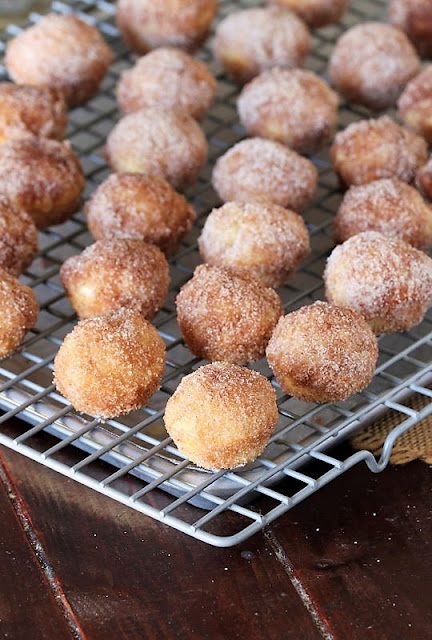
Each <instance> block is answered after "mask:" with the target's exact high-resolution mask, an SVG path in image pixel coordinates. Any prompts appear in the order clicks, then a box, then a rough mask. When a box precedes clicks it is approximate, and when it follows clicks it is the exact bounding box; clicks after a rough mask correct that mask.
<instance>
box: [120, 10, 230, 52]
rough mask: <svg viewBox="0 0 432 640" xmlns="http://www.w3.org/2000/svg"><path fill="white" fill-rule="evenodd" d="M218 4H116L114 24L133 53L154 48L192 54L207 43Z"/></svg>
mask: <svg viewBox="0 0 432 640" xmlns="http://www.w3.org/2000/svg"><path fill="white" fill-rule="evenodd" d="M217 5H218V3H217V0H118V2H117V13H116V21H117V26H118V28H119V29H120V31H121V34H122V36H123V38H124V40H125V42H126V44H127V45H128V46H129V47H130V48H131V49H132V51H135V52H136V53H140V54H143V53H147V51H149V50H150V49H155V48H157V47H180V48H181V49H184V50H185V51H189V52H193V51H195V50H196V49H197V48H198V47H199V46H200V45H201V44H202V43H203V42H204V40H206V38H207V36H208V34H209V30H210V25H211V22H212V20H213V18H214V16H215V14H216V11H217Z"/></svg>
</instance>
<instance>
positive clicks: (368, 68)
mask: <svg viewBox="0 0 432 640" xmlns="http://www.w3.org/2000/svg"><path fill="white" fill-rule="evenodd" d="M419 71H420V60H419V58H418V56H417V53H416V51H415V49H414V47H413V46H412V44H411V43H410V41H409V40H408V38H407V37H406V35H405V34H404V33H403V32H402V31H401V30H400V29H398V28H397V27H393V26H391V25H388V24H382V23H381V22H366V23H364V24H358V25H355V26H354V27H352V28H351V29H348V31H346V32H345V33H343V34H342V35H341V37H340V38H339V40H338V41H337V42H336V46H335V48H334V50H333V53H332V55H331V58H330V64H329V75H330V78H331V80H332V82H333V84H334V86H335V87H336V89H337V90H338V91H339V92H340V93H341V94H342V95H343V96H344V97H345V98H346V99H347V100H348V101H349V102H354V103H355V104H361V105H363V106H365V107H368V108H369V109H371V110H373V111H380V110H382V109H386V108H387V107H391V106H393V105H394V104H395V103H396V100H397V99H398V97H399V95H400V94H401V92H402V90H403V88H404V87H405V85H406V84H407V83H408V82H409V80H411V78H413V77H414V76H415V75H416V74H417V73H418V72H419Z"/></svg>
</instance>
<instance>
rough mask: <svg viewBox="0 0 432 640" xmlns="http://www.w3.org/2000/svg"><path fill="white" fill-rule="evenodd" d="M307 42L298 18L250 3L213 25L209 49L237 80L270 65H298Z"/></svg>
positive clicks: (249, 76)
mask: <svg viewBox="0 0 432 640" xmlns="http://www.w3.org/2000/svg"><path fill="white" fill-rule="evenodd" d="M310 46H311V40H310V34H309V31H308V29H307V27H306V25H305V24H304V22H303V21H302V20H300V18H298V17H297V16H296V15H295V14H294V13H292V12H291V11H287V10H286V9H282V8H281V7H254V8H251V9H244V10H242V11H235V12H234V13H230V14H229V15H228V16H227V17H226V18H224V20H222V22H220V24H219V25H218V27H217V29H216V35H215V39H214V41H213V52H214V55H215V57H216V58H217V60H219V62H220V63H221V64H222V66H223V67H224V69H225V71H226V72H227V73H228V74H229V75H230V76H231V77H232V78H233V79H234V80H235V81H236V82H238V83H240V84H244V83H245V82H249V80H251V79H252V78H253V77H254V76H257V75H258V74H259V73H261V72H262V71H266V70H268V69H271V68H272V67H285V68H292V67H301V66H302V65H303V62H304V60H305V58H306V56H307V55H308V53H309V50H310Z"/></svg>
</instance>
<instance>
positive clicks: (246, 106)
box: [237, 69, 339, 154]
mask: <svg viewBox="0 0 432 640" xmlns="http://www.w3.org/2000/svg"><path fill="white" fill-rule="evenodd" d="M338 102H339V101H338V97H337V95H336V93H335V92H334V91H332V90H331V89H330V87H328V86H327V84H326V83H325V82H324V81H323V80H321V78H319V77H318V76H317V75H316V74H315V73H313V72H312V71H305V70H304V69H272V70H271V71H267V72H265V73H262V74H261V75H260V76H258V77H257V78H255V79H254V80H252V82H250V83H249V84H248V85H246V87H244V89H243V91H242V92H241V94H240V97H239V99H238V103H237V106H238V112H239V116H240V121H241V123H242V124H243V126H244V127H245V129H246V131H247V132H248V134H249V135H251V136H259V137H261V138H270V139H271V140H275V141H276V142H281V143H282V144H286V145H287V146H288V147H291V149H294V150H295V151H297V152H298V153H303V154H313V153H315V152H316V151H318V150H319V149H320V148H321V147H322V146H323V145H324V144H325V143H326V142H327V141H328V140H330V138H331V137H332V136H333V134H334V131H335V128H336V124H337V119H338V112H337V109H338Z"/></svg>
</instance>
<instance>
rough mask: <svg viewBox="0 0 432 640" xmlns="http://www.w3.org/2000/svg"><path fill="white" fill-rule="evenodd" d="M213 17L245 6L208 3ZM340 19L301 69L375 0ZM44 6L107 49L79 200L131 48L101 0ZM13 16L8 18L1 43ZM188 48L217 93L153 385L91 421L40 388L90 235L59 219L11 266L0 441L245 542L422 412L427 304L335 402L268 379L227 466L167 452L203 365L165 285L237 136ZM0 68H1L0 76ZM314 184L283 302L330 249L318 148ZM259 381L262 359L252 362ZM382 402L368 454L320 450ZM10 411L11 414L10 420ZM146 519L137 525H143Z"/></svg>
mask: <svg viewBox="0 0 432 640" xmlns="http://www.w3.org/2000/svg"><path fill="white" fill-rule="evenodd" d="M220 4H221V7H220V12H219V16H220V17H222V16H224V15H226V14H227V13H228V12H230V11H233V10H236V9H238V8H240V7H247V6H252V5H254V4H256V2H249V1H247V0H245V1H242V2H236V3H234V2H230V1H225V2H221V3H220ZM351 5H352V6H351V9H350V10H349V12H348V14H347V15H346V16H345V18H344V20H343V22H342V23H341V24H339V25H334V26H331V27H328V28H325V29H322V30H320V31H319V32H317V33H316V34H314V36H313V49H312V53H311V55H310V56H309V58H308V61H307V65H306V66H307V67H308V68H309V69H311V70H313V71H316V72H317V73H319V74H325V70H326V66H327V60H328V56H329V53H330V51H331V49H332V46H333V44H334V41H335V39H336V38H337V37H338V36H339V34H340V33H341V32H342V31H343V30H344V29H346V28H347V27H349V26H351V25H353V24H355V23H356V22H360V21H364V20H369V19H376V18H378V19H380V18H381V19H382V18H383V17H384V12H385V8H386V2H384V0H374V1H373V2H372V1H371V2H366V1H365V2H363V1H362V2H352V3H351ZM52 10H53V11H56V12H60V13H70V12H74V13H77V14H78V15H80V16H81V17H83V18H84V19H85V20H87V21H88V22H90V23H91V24H94V25H97V26H98V28H99V29H100V30H101V32H102V33H103V35H104V36H105V37H106V39H107V40H108V42H109V43H110V45H111V46H112V48H113V50H114V51H115V54H116V60H115V63H114V64H113V65H112V67H111V69H110V71H109V73H108V75H107V77H106V78H105V80H104V83H103V85H102V88H101V91H100V92H99V94H98V95H97V96H96V97H95V98H94V99H92V100H91V101H89V102H88V103H87V104H85V105H83V106H81V107H79V108H77V109H75V110H73V111H72V112H71V113H70V127H69V131H68V137H69V139H70V140H71V142H72V145H73V148H74V149H75V151H76V152H77V153H78V154H79V156H80V157H81V160H82V163H83V167H84V170H85V173H86V176H87V192H86V195H87V196H88V195H89V194H90V193H91V192H92V191H93V190H94V188H95V187H96V186H97V185H98V184H100V183H101V182H102V181H103V180H104V179H105V178H106V176H107V175H108V173H109V171H108V169H107V167H106V164H105V162H104V160H103V156H102V148H103V145H104V143H105V140H106V136H107V134H108V132H109V131H110V129H111V128H112V126H113V125H114V123H115V122H116V121H117V120H118V118H119V113H118V111H117V107H116V102H115V98H114V88H115V85H116V83H117V80H118V77H119V74H120V73H121V71H122V70H123V69H125V68H127V67H129V66H130V65H131V64H132V62H133V60H134V58H133V56H132V55H131V54H130V53H129V52H128V50H127V48H126V46H125V45H124V44H123V42H122V41H121V39H120V37H119V35H118V31H117V29H116V27H115V22H114V5H113V4H111V3H107V2H104V1H102V0H97V1H90V0H72V1H70V2H68V3H67V4H66V3H63V2H54V3H53V5H52ZM39 19H40V15H38V14H32V15H31V16H30V18H29V20H28V22H27V23H26V24H25V25H22V26H21V27H16V26H10V27H9V28H8V29H7V30H6V32H5V33H4V35H3V36H2V38H1V43H0V46H1V48H2V49H4V47H5V44H6V42H7V40H8V39H9V38H10V37H12V36H14V35H15V34H17V33H19V32H20V30H21V29H22V28H24V27H25V26H28V24H30V23H33V22H37V21H38V20H39ZM200 57H201V58H202V59H203V60H204V61H205V62H207V63H208V64H209V65H210V67H211V68H212V70H213V72H214V73H215V75H216V76H217V78H218V81H219V86H218V92H217V99H216V101H215V104H214V105H213V107H212V109H211V110H210V113H209V115H208V116H207V118H206V119H205V121H204V124H203V126H204V129H205V132H206V135H207V138H208V142H209V149H210V153H209V162H208V164H207V166H206V167H205V169H204V170H203V171H202V174H201V177H200V179H199V180H198V182H197V183H196V185H195V186H194V188H192V189H191V190H190V191H189V193H188V197H189V198H190V199H191V201H192V202H193V203H194V204H195V206H196V208H197V211H198V214H199V215H198V222H197V224H196V226H195V228H194V229H193V230H192V231H191V232H190V233H189V234H188V236H187V237H186V239H185V241H184V242H183V244H182V246H181V248H180V250H179V252H178V253H177V254H176V256H175V257H174V258H173V259H172V260H171V263H170V266H171V278H172V286H171V290H170V294H169V297H168V299H167V301H166V304H165V305H164V307H163V309H162V310H161V311H160V312H159V314H158V315H157V317H156V318H155V324H156V326H157V328H158V330H159V331H160V333H161V335H162V337H163V338H164V340H165V343H166V346H167V353H168V362H167V367H166V372H165V375H164V378H163V382H162V386H161V389H160V391H159V392H157V393H156V394H155V395H154V396H153V398H152V399H151V401H150V403H149V405H148V406H147V407H145V408H143V409H142V410H140V411H137V412H135V413H133V414H131V415H129V416H127V417H125V418H122V419H118V420H107V421H106V422H101V421H99V420H97V419H94V418H93V417H91V416H84V415H80V416H79V415H77V414H75V413H74V411H73V409H72V407H71V406H70V405H69V404H68V403H67V401H66V400H65V399H64V398H63V397H61V396H60V395H59V394H57V393H56V390H55V388H54V386H53V384H52V368H53V359H54V356H55V354H56V352H57V349H58V347H59V345H60V344H61V342H62V339H63V337H64V336H65V335H66V334H67V333H68V332H69V331H70V330H71V329H72V327H73V325H74V323H75V322H76V318H75V315H74V313H73V311H72V309H71V307H70V306H69V303H68V301H67V300H66V299H65V295H64V291H63V288H62V286H61V284H60V282H59V278H58V270H59V267H60V265H61V263H62V262H63V261H64V260H65V259H66V258H67V257H69V256H70V255H72V254H75V253H79V252H80V251H82V249H83V248H84V247H85V246H87V245H88V244H90V243H91V242H92V239H91V237H90V235H89V233H88V230H87V227H86V224H85V218H84V216H83V214H82V213H79V214H77V215H75V216H74V217H73V218H72V219H71V220H69V221H68V222H67V223H65V224H63V225H61V226H59V227H56V228H53V229H49V230H47V231H45V232H42V233H41V234H40V243H41V251H40V253H39V254H38V256H37V258H36V259H35V261H34V262H33V264H32V265H31V267H30V268H29V269H28V271H27V272H26V273H25V274H24V276H23V278H22V279H23V281H24V282H25V283H26V284H29V285H30V286H31V287H33V289H34V290H35V292H36V295H37V297H38V300H39V302H40V306H41V312H40V317H39V321H38V324H37V326H36V328H35V329H34V330H33V331H32V332H30V333H29V334H28V336H27V338H26V340H25V343H24V345H23V346H22V348H21V349H20V350H19V351H18V352H16V353H15V354H13V355H11V356H10V357H8V358H6V359H4V360H2V362H1V363H0V406H1V408H2V409H3V410H4V411H5V413H4V414H3V415H2V416H1V417H0V443H2V444H4V445H6V446H8V447H11V448H13V449H15V450H17V451H20V452H21V453H23V454H24V455H27V456H29V457H30V458H33V459H34V460H37V461H39V462H41V463H42V464H44V465H46V466H48V467H51V468H53V469H55V470H57V471H59V472H60V473H63V474H65V475H67V476H70V477H72V478H74V479H75V480H77V481H79V482H81V483H83V484H85V485H87V486H90V487H92V488H93V489H95V490H97V491H99V492H101V493H103V494H105V495H108V496H110V497H112V498H114V499H115V500H118V501H120V502H122V503H124V504H127V505H129V506H131V507H133V508H135V509H137V510H138V511H141V512H143V513H145V514H147V515H149V516H151V517H153V518H155V519H157V520H160V521H162V522H164V523H166V524H168V525H170V526H172V527H175V528H176V529H179V530H181V531H184V532H185V533H188V534H190V535H192V536H195V537H196V538H198V539H200V540H203V541H205V542H207V543H210V544H213V545H217V546H230V545H233V544H236V543H238V542H241V541H242V540H245V539H246V538H248V537H249V536H250V535H252V534H253V533H254V532H256V531H257V530H259V529H260V528H261V527H263V526H265V525H266V524H268V523H270V522H271V521H272V520H274V519H275V518H277V517H278V516H279V515H281V514H282V513H284V512H285V511H287V510H288V509H290V508H291V507H292V506H294V505H295V504H297V503H298V502H299V501H301V500H303V499H304V498H306V497H307V496H308V495H310V494H311V493H313V492H315V491H317V490H318V489H319V488H320V487H322V486H323V485H324V484H326V483H327V482H329V481H330V480H331V479H333V478H335V477H336V476H338V475H340V474H342V473H344V472H345V471H346V470H347V469H349V468H350V467H352V466H353V465H355V464H356V463H358V462H359V461H361V460H365V461H366V463H367V464H368V466H369V467H370V468H371V470H372V471H379V470H381V469H383V468H384V467H385V466H386V464H387V462H388V459H389V456H390V452H391V449H392V446H393V443H394V441H395V440H396V438H397V437H398V436H399V435H400V434H401V433H402V432H403V431H405V430H406V429H408V428H410V427H411V426H412V425H414V424H415V423H417V422H418V421H419V420H421V419H422V418H424V417H426V416H427V415H429V414H430V413H431V412H432V401H431V396H432V392H431V391H430V390H429V388H428V385H429V382H430V379H431V377H432V365H431V361H432V358H431V355H432V314H431V313H429V314H428V315H427V317H426V318H425V320H424V321H423V322H422V324H420V325H419V326H417V327H415V328H414V329H413V330H412V331H410V332H409V333H404V334H396V335H391V336H386V337H384V338H383V339H381V341H380V359H379V364H378V369H377V373H376V376H375V378H374V380H373V382H372V384H371V385H370V387H369V388H368V389H367V390H366V391H364V392H362V393H359V394H357V395H356V396H354V397H352V398H350V399H349V400H347V401H345V402H341V403H338V404H335V405H315V404H311V403H304V402H300V401H298V400H295V399H294V398H291V397H290V396H287V395H285V394H283V393H282V391H281V390H280V389H279V388H278V386H277V384H276V383H274V381H273V384H274V385H275V388H276V391H277V395H278V405H279V410H280V420H279V424H278V427H277V430H276V432H275V434H274V435H273V437H272V439H271V443H270V445H269V446H268V448H267V449H266V451H265V452H264V454H263V455H262V456H261V457H260V458H259V459H258V460H257V461H256V462H255V463H253V464H251V465H248V466H247V467H244V468H241V469H238V470H233V471H229V472H224V471H219V472H204V471H203V470H200V469H197V468H196V467H194V465H192V464H190V463H189V461H188V460H186V459H184V457H183V456H182V455H181V454H180V453H179V452H178V451H177V449H176V448H175V446H174V445H173V444H172V442H171V440H170V439H169V438H168V437H167V434H166V432H165V430H164V427H163V422H162V416H163V410H164V406H165V403H166V401H167V399H168V397H169V396H170V394H172V392H173V391H174V389H175V388H176V386H177V384H178V382H179V380H180V379H181V377H182V376H183V375H185V374H187V373H190V372H191V371H192V370H194V369H196V368H197V367H198V366H200V365H201V364H202V362H200V361H199V359H197V358H195V357H193V356H192V355H191V354H190V352H189V351H188V350H187V349H186V348H185V347H184V345H183V343H182V340H181V336H180V333H179V329H178V326H177V324H176V317H175V305H174V300H175V296H176V293H177V292H178V290H179V288H180V287H181V286H182V285H183V283H184V282H186V280H187V279H188V278H189V277H190V276H191V274H192V272H193V269H194V267H195V266H196V265H197V264H198V263H199V261H200V260H199V256H198V252H197V249H196V239H197V237H198V235H199V233H200V228H201V227H202V224H203V221H204V219H205V216H206V214H207V213H208V212H209V210H210V209H211V208H212V207H213V206H217V204H218V202H217V198H216V196H215V194H214V192H213V190H212V188H211V185H210V177H211V167H212V165H213V163H214V161H215V159H216V158H217V157H218V156H219V155H220V154H222V153H223V152H224V151H225V150H226V149H227V148H228V147H230V146H231V145H233V144H234V143H235V142H237V141H238V140H240V139H241V138H243V137H244V135H245V134H244V131H243V130H242V128H241V127H240V125H239V124H238V118H237V114H236V107H235V103H236V97H237V93H238V89H237V87H236V86H235V85H233V84H232V83H231V82H230V81H228V80H227V78H226V77H225V76H224V75H223V74H221V72H220V69H218V68H217V66H215V63H214V62H213V60H212V56H211V53H210V50H209V49H208V48H205V49H204V50H203V51H202V52H201V53H200ZM1 75H2V76H4V77H5V76H6V72H5V70H4V69H3V68H2V67H1V68H0V76H1ZM361 117H367V114H366V112H364V111H362V109H354V108H352V107H351V106H350V107H348V106H347V105H342V108H341V121H340V126H341V128H343V127H345V126H347V125H348V124H349V123H350V122H352V121H353V120H356V119H359V118H361ZM313 160H314V162H315V163H316V165H317V167H318V169H319V174H320V180H319V188H318V190H317V194H316V197H315V199H314V201H313V203H312V204H311V205H310V206H309V207H308V209H307V210H306V212H305V213H304V217H305V219H306V221H307V224H308V227H309V230H310V233H311V244H312V253H311V255H310V257H309V258H308V260H307V261H306V262H305V264H304V265H303V267H302V268H301V270H300V271H299V272H298V273H297V274H296V275H295V276H293V277H292V278H291V280H290V282H289V284H288V285H287V286H285V287H283V288H282V289H281V290H280V293H281V297H282V299H283V301H284V304H285V308H286V309H287V310H293V309H295V308H298V307H300V306H302V305H304V304H308V303H310V302H312V301H314V300H316V299H320V298H323V288H322V277H321V276H322V271H323V267H324V264H325V260H326V258H327V256H328V254H329V252H330V251H331V248H332V246H333V243H332V239H331V221H332V217H333V215H334V213H335V211H336V209H337V206H338V203H339V202H340V199H341V197H342V196H341V193H340V191H339V189H338V183H337V179H336V177H335V175H334V174H333V172H332V170H331V167H330V165H329V162H328V152H327V151H324V152H323V153H321V154H319V155H318V156H317V157H316V158H314V159H313ZM255 368H257V369H258V370H259V371H261V372H262V373H263V374H264V375H266V376H268V377H269V378H270V377H271V372H270V370H269V369H268V366H267V364H266V362H265V361H262V362H259V363H257V365H256V367H255ZM413 393H416V394H420V396H421V397H422V399H423V400H424V402H422V403H421V404H422V405H423V406H422V408H421V409H419V410H414V409H412V408H411V405H410V401H409V398H410V396H411V395H412V394H413ZM388 410H393V412H394V413H395V415H398V417H399V419H400V420H399V421H400V424H399V425H398V426H397V427H395V428H394V429H393V431H392V432H391V433H390V435H389V436H388V438H387V440H386V442H385V445H384V448H383V452H382V455H381V458H380V460H378V461H377V460H376V459H375V458H374V457H373V456H372V454H370V453H368V452H366V451H360V452H357V453H354V454H352V455H349V457H347V458H346V459H344V460H340V459H337V457H335V455H332V452H331V447H332V446H333V444H334V443H335V442H337V441H338V440H341V439H344V438H346V437H347V436H348V435H349V434H350V433H352V432H353V431H354V430H355V429H357V428H358V427H359V426H360V425H362V424H364V423H365V422H367V421H370V420H372V419H373V418H375V417H377V416H378V415H380V414H382V413H383V412H385V411H388ZM13 416H18V417H20V418H22V420H21V421H18V420H10V418H12V417H13ZM143 526H144V527H145V521H143Z"/></svg>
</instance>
